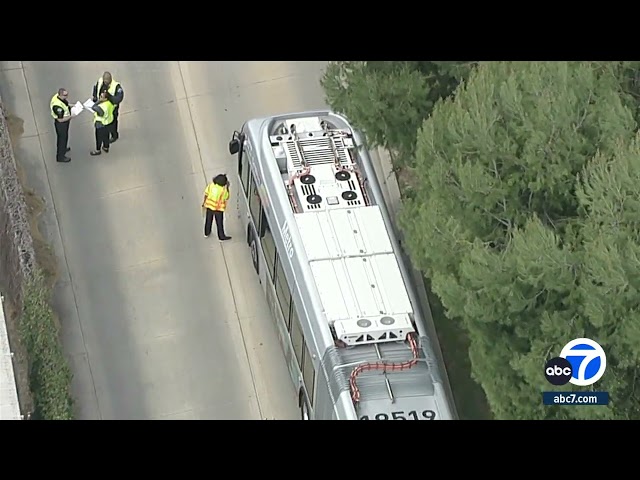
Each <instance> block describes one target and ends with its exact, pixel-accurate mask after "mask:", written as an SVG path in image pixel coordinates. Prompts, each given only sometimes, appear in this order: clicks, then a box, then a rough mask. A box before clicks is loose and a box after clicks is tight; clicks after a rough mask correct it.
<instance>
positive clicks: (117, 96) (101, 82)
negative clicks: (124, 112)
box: [91, 72, 124, 143]
mask: <svg viewBox="0 0 640 480" xmlns="http://www.w3.org/2000/svg"><path fill="white" fill-rule="evenodd" d="M102 92H107V98H108V99H109V101H110V102H111V103H113V106H114V109H113V122H112V123H111V129H110V132H109V134H110V135H111V138H110V140H109V141H110V142H111V143H116V140H118V138H119V136H120V134H119V133H118V116H119V113H120V104H121V103H122V100H124V90H122V85H121V84H120V82H116V81H115V80H114V79H113V77H112V76H111V73H109V72H104V74H103V75H102V77H100V78H99V79H98V81H97V82H96V83H95V85H94V86H93V92H92V95H91V98H92V99H93V101H94V102H97V101H98V98H100V95H102Z"/></svg>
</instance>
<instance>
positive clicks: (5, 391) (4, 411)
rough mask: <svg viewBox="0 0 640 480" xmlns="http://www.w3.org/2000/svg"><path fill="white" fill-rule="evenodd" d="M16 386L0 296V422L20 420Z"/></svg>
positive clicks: (2, 302) (11, 353) (2, 298)
mask: <svg viewBox="0 0 640 480" xmlns="http://www.w3.org/2000/svg"><path fill="white" fill-rule="evenodd" d="M22 419H23V416H22V415H21V413H20V403H19V402H18V385H17V383H16V377H15V372H14V370H13V352H11V347H10V345H9V335H8V333H7V323H6V319H5V316H4V297H3V296H0V420H22Z"/></svg>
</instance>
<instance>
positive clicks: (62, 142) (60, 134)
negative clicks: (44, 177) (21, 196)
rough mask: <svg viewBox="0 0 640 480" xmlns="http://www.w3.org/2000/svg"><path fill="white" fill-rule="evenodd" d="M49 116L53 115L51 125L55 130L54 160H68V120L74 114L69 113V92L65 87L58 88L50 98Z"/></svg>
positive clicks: (73, 116)
mask: <svg viewBox="0 0 640 480" xmlns="http://www.w3.org/2000/svg"><path fill="white" fill-rule="evenodd" d="M51 116H52V117H53V126H54V128H55V130H56V161H57V162H65V163H66V162H70V161H71V159H70V158H69V157H67V156H66V155H67V152H69V151H70V150H71V148H70V147H68V146H67V145H68V143H69V122H70V121H71V119H72V118H75V115H71V109H70V108H69V92H68V91H67V89H66V88H60V89H58V93H56V94H55V95H54V96H53V97H52V98H51Z"/></svg>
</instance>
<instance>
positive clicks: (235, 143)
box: [229, 137, 240, 155]
mask: <svg viewBox="0 0 640 480" xmlns="http://www.w3.org/2000/svg"><path fill="white" fill-rule="evenodd" d="M239 150H240V141H239V140H238V139H237V138H235V137H234V138H232V139H231V141H230V142H229V153H230V154H231V155H235V154H236V153H238V151H239Z"/></svg>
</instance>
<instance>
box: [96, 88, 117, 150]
mask: <svg viewBox="0 0 640 480" xmlns="http://www.w3.org/2000/svg"><path fill="white" fill-rule="evenodd" d="M113 108H114V107H113V103H111V102H110V101H109V99H108V98H107V94H106V92H102V94H101V95H100V98H99V100H98V103H96V104H95V105H94V106H93V107H91V109H92V110H93V124H94V127H95V129H96V149H95V150H93V151H92V152H91V155H93V156H95V155H100V154H101V153H102V152H101V151H100V148H102V150H104V153H109V129H110V128H111V124H112V123H113Z"/></svg>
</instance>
